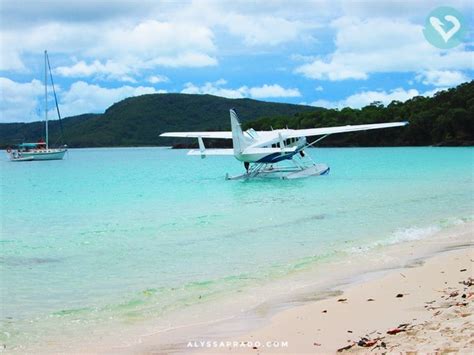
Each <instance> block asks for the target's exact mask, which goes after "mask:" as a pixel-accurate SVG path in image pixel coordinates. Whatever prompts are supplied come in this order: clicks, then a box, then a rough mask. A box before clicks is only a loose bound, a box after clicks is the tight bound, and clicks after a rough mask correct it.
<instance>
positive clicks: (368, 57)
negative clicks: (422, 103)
mask: <svg viewBox="0 0 474 355" xmlns="http://www.w3.org/2000/svg"><path fill="white" fill-rule="evenodd" d="M331 26H332V28H334V29H335V31H336V38H335V46H336V49H335V50H334V52H333V53H331V54H330V55H328V56H326V57H319V58H317V59H314V60H313V61H312V62H310V63H306V64H303V65H300V66H298V67H297V68H296V69H295V72H296V73H299V74H302V75H304V76H306V77H308V78H311V79H318V80H331V81H337V80H346V79H356V80H363V79H367V78H368V77H369V75H370V74H372V73H388V72H421V71H432V70H453V69H456V70H457V71H459V70H471V69H472V57H473V55H474V52H472V51H469V50H466V49H464V48H463V47H462V46H460V47H458V48H454V49H451V50H449V51H448V52H446V51H442V50H440V49H437V48H435V47H433V46H432V45H431V44H429V43H428V42H427V41H426V39H425V38H424V36H423V32H422V30H423V27H422V26H421V25H417V24H414V23H411V22H409V21H407V20H402V19H387V18H370V19H368V20H361V19H358V18H353V17H342V18H339V19H337V20H335V21H333V22H332V25H331Z"/></svg>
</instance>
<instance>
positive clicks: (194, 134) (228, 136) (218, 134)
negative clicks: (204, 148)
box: [160, 131, 232, 139]
mask: <svg viewBox="0 0 474 355" xmlns="http://www.w3.org/2000/svg"><path fill="white" fill-rule="evenodd" d="M160 137H175V138H199V137H201V138H214V139H232V132H231V131H228V132H224V131H215V132H212V131H209V132H166V133H162V134H160Z"/></svg>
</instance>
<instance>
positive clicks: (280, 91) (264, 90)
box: [249, 84, 301, 99]
mask: <svg viewBox="0 0 474 355" xmlns="http://www.w3.org/2000/svg"><path fill="white" fill-rule="evenodd" d="M249 93H250V96H251V97H254V98H256V99H259V98H267V97H299V96H301V93H300V91H299V90H298V89H285V88H283V87H281V86H280V85H276V84H273V85H267V84H264V85H263V86H260V87H252V88H250V89H249Z"/></svg>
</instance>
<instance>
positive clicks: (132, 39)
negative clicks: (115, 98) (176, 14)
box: [0, 20, 217, 81]
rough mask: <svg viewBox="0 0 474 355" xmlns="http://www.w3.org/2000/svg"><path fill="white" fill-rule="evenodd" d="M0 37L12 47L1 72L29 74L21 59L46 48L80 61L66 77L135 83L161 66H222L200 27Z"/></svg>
mask: <svg viewBox="0 0 474 355" xmlns="http://www.w3.org/2000/svg"><path fill="white" fill-rule="evenodd" d="M0 36H1V37H2V42H3V43H2V44H3V45H4V47H5V48H8V51H3V52H2V57H1V66H0V68H1V69H2V70H25V65H24V63H23V62H22V61H21V57H22V56H23V55H25V54H28V53H41V52H42V50H43V49H44V48H49V51H50V53H54V54H55V55H66V56H70V57H71V58H70V59H69V61H70V60H71V59H73V55H74V56H79V60H75V62H73V63H72V64H69V65H68V64H66V65H62V66H61V67H60V68H58V69H57V70H56V73H57V74H59V75H63V76H67V77H90V76H100V77H102V78H105V79H118V80H125V81H131V80H130V78H131V77H132V76H134V75H136V74H137V73H139V72H140V71H142V70H145V69H153V68H155V67H158V66H168V67H193V68H194V67H205V66H213V65H216V64H217V58H216V57H215V55H214V54H215V52H216V49H217V48H216V46H215V44H214V35H213V32H212V31H211V30H210V29H209V28H207V27H206V26H203V25H199V24H187V23H181V22H169V21H157V20H142V21H138V22H137V23H131V24H130V23H121V22H119V23H113V24H111V23H99V24H97V25H96V26H90V25H88V26H86V25H84V24H82V23H74V22H73V23H55V22H50V23H46V24H41V25H38V26H37V27H34V28H30V27H25V28H21V29H18V28H16V29H6V30H2V31H1V33H0ZM4 52H8V53H9V54H4ZM73 61H74V59H73ZM63 62H64V60H63Z"/></svg>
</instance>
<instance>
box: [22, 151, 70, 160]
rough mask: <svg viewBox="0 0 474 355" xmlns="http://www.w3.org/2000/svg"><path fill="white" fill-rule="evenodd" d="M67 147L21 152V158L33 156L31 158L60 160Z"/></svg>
mask: <svg viewBox="0 0 474 355" xmlns="http://www.w3.org/2000/svg"><path fill="white" fill-rule="evenodd" d="M66 151H67V149H48V150H44V151H32V152H23V153H22V154H21V156H22V157H23V158H33V159H31V160H61V159H62V158H63V157H64V154H66Z"/></svg>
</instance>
